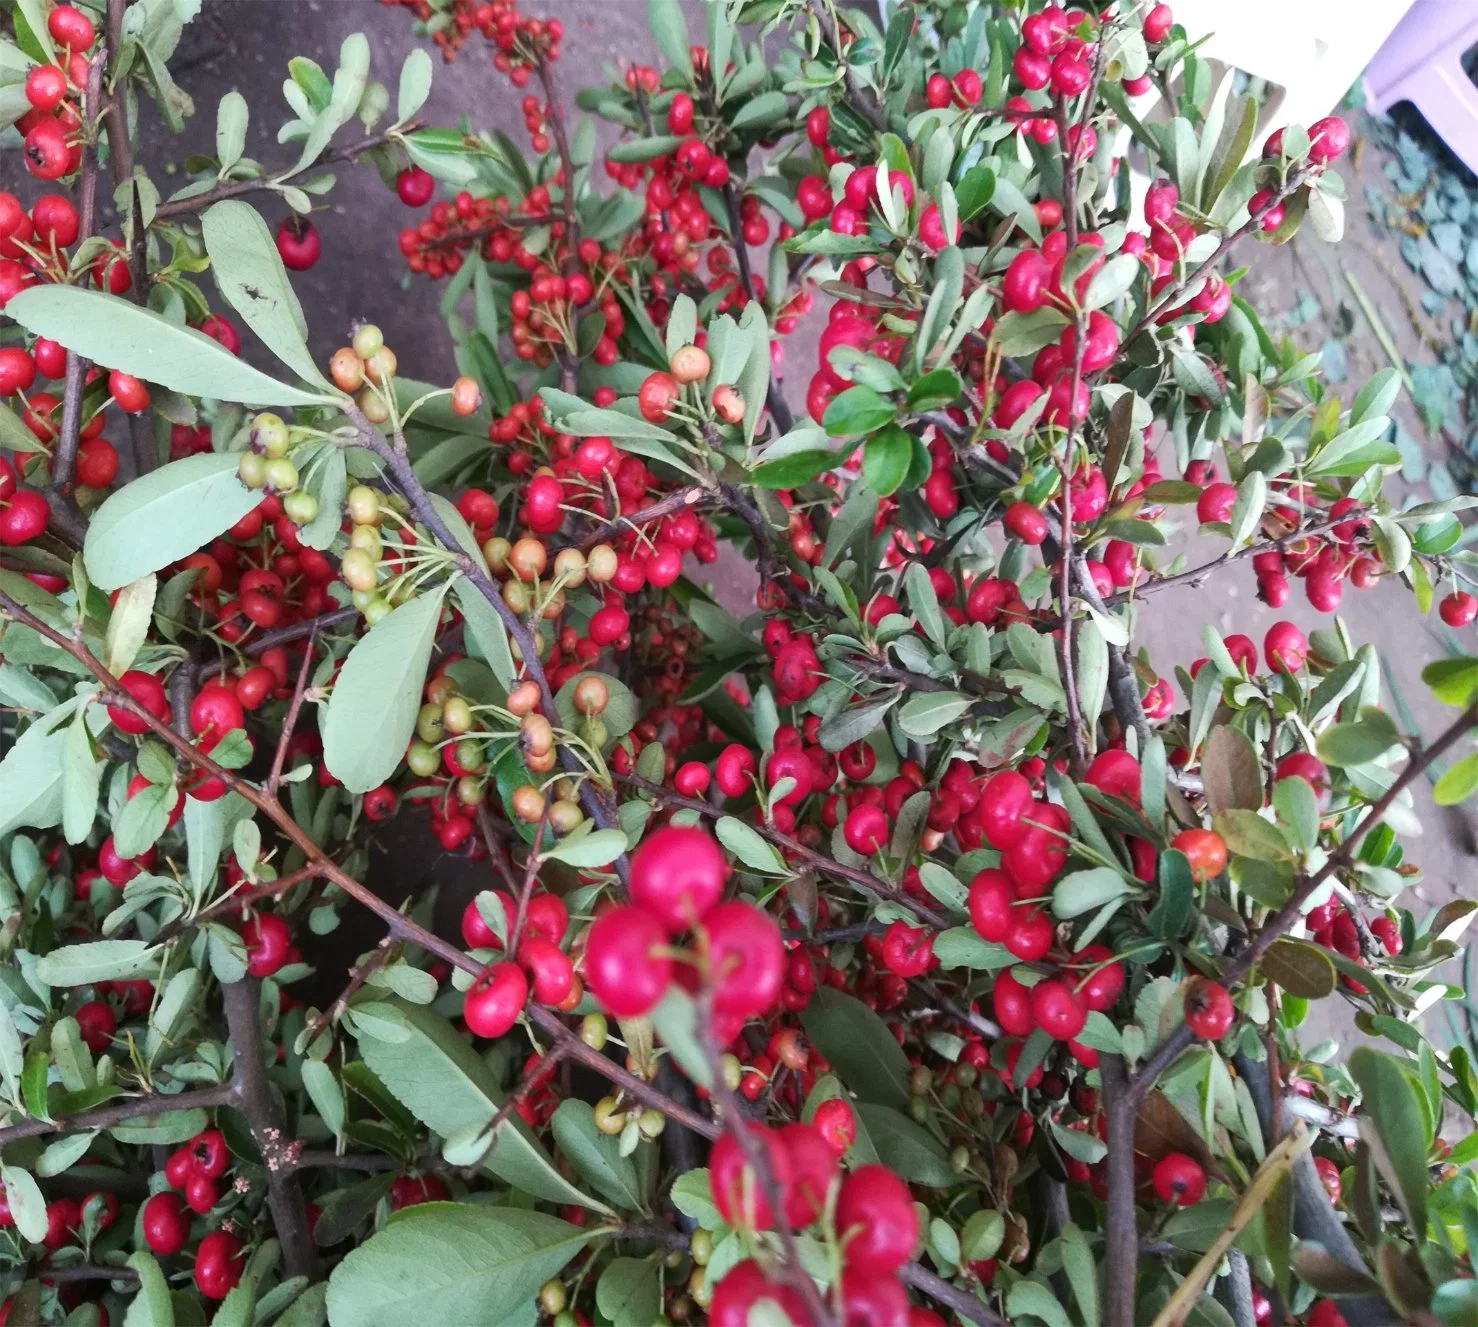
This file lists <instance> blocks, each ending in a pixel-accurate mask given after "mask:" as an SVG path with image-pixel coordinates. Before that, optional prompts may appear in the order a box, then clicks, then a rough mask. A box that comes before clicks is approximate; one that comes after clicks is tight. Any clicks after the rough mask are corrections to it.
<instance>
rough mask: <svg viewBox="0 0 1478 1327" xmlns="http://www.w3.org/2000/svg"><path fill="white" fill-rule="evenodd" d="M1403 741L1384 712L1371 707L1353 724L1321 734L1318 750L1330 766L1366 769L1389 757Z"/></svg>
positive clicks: (1335, 727)
mask: <svg viewBox="0 0 1478 1327" xmlns="http://www.w3.org/2000/svg"><path fill="white" fill-rule="evenodd" d="M1400 740H1401V734H1400V733H1399V732H1398V731H1397V729H1396V725H1395V724H1394V723H1392V722H1391V718H1390V716H1389V715H1388V714H1386V713H1385V711H1384V710H1378V709H1375V708H1373V707H1367V708H1366V709H1363V710H1361V711H1360V717H1359V718H1358V719H1356V720H1354V721H1353V722H1350V723H1337V724H1335V725H1334V727H1332V728H1327V729H1325V731H1324V732H1322V733H1320V734H1319V740H1318V743H1317V744H1316V747H1315V749H1316V750H1317V752H1318V754H1319V759H1320V760H1322V761H1323V762H1324V763H1325V764H1326V765H1364V764H1366V763H1367V762H1368V761H1372V760H1376V759H1378V758H1379V757H1381V756H1383V755H1385V753H1386V752H1387V751H1389V750H1390V749H1391V748H1392V747H1393V746H1395V745H1396V744H1397V743H1398V742H1400Z"/></svg>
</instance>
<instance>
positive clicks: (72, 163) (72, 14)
mask: <svg viewBox="0 0 1478 1327" xmlns="http://www.w3.org/2000/svg"><path fill="white" fill-rule="evenodd" d="M46 31H47V32H48V33H49V34H50V36H51V40H52V42H53V44H54V45H55V46H56V58H55V60H54V61H53V62H49V63H45V64H38V65H36V66H34V67H33V68H32V69H31V70H30V71H29V72H28V73H27V74H26V82H25V96H26V101H27V103H28V104H29V106H30V109H29V110H27V111H26V113H25V114H24V115H22V116H21V117H20V119H19V120H18V121H17V122H16V128H17V130H19V132H20V133H21V134H22V135H23V136H24V140H25V141H24V147H23V159H24V161H25V163H26V169H27V170H28V171H30V172H31V174H32V175H34V176H35V177H36V178H37V179H38V180H59V179H61V178H62V176H64V175H71V174H73V173H75V172H76V171H77V170H78V169H79V168H80V167H81V165H82V112H83V107H82V97H83V92H84V91H85V89H86V87H87V70H88V66H89V63H90V62H89V60H88V56H87V53H88V52H89V51H90V50H92V47H93V43H94V42H95V41H96V40H97V29H96V28H95V27H94V26H93V22H92V20H91V19H90V18H88V16H87V15H86V14H85V13H83V12H82V10H80V9H78V8H76V7H75V6H73V5H57V6H56V7H55V8H54V9H53V10H52V11H51V12H50V13H49V14H48V15H47V16H46ZM94 113H95V111H94Z"/></svg>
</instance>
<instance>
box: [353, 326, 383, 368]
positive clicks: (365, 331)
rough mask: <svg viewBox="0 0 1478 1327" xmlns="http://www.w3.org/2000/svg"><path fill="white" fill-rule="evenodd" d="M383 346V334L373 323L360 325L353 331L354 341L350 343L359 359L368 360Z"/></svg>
mask: <svg viewBox="0 0 1478 1327" xmlns="http://www.w3.org/2000/svg"><path fill="white" fill-rule="evenodd" d="M384 344H385V334H384V333H383V332H382V331H381V330H380V329H379V328H378V327H376V326H375V325H374V323H361V324H360V325H359V326H358V327H356V328H355V329H354V339H353V340H352V341H351V342H350V345H352V346H353V347H354V353H355V354H356V355H358V356H359V358H360V359H368V358H369V357H370V356H371V355H373V354H375V353H376V352H377V351H378V350H379V349H380V347H381V346H383V345H384Z"/></svg>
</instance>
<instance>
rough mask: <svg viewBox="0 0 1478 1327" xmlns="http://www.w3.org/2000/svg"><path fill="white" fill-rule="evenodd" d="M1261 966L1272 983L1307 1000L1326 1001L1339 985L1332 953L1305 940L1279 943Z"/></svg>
mask: <svg viewBox="0 0 1478 1327" xmlns="http://www.w3.org/2000/svg"><path fill="white" fill-rule="evenodd" d="M1261 965H1262V970H1263V973H1264V975H1266V976H1267V978H1268V979H1269V980H1270V981H1274V982H1277V984H1278V985H1279V986H1281V987H1282V988H1283V989H1284V990H1285V991H1287V992H1288V993H1289V994H1290V995H1296V996H1298V997H1299V998H1300V999H1303V1000H1322V999H1324V998H1325V997H1326V996H1329V995H1333V994H1334V989H1335V987H1336V986H1337V985H1338V976H1337V974H1336V973H1335V970H1334V964H1333V963H1332V962H1331V961H1330V959H1329V953H1328V951H1327V950H1324V949H1321V948H1320V947H1319V946H1318V945H1311V944H1307V943H1305V942H1304V941H1302V940H1288V939H1283V940H1275V941H1274V942H1273V944H1272V946H1271V947H1270V948H1269V949H1268V952H1267V953H1266V954H1264V955H1263V956H1262V959H1261Z"/></svg>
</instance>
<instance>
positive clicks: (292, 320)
mask: <svg viewBox="0 0 1478 1327" xmlns="http://www.w3.org/2000/svg"><path fill="white" fill-rule="evenodd" d="M200 233H201V236H202V238H203V239H204V240H205V251H206V253H207V254H209V255H210V265H211V271H212V272H213V273H214V274H215V279H216V289H218V290H219V291H220V292H221V295H222V297H223V298H224V299H225V301H226V303H228V304H229V305H230V306H231V307H232V308H233V309H235V310H236V312H237V313H239V314H240V315H241V317H242V321H244V322H245V323H246V325H247V326H248V327H250V328H251V330H252V331H253V332H255V333H256V334H257V335H258V336H259V337H260V338H261V339H262V344H263V345H265V346H266V347H267V349H268V350H270V351H271V352H272V353H273V354H274V355H276V356H277V358H278V359H280V360H281V361H282V362H283V363H284V364H286V365H287V366H288V368H290V369H292V371H293V372H294V373H296V374H297V375H298V377H300V378H302V379H304V380H305V381H306V382H310V383H312V384H314V386H317V387H321V388H323V390H324V391H326V392H331V391H333V385H332V384H331V383H330V382H329V380H328V379H327V378H325V377H324V376H323V374H322V373H321V372H320V371H319V368H318V365H317V364H315V363H314V362H313V356H312V354H311V353H310V352H309V350H308V342H307V336H308V324H307V321H306V319H305V318H304V317H303V306H302V305H301V304H299V303H298V297H297V295H296V294H295V293H294V292H293V288H292V285H291V283H290V282H289V281H288V279H287V269H286V268H285V267H284V266H283V265H282V258H281V256H280V255H279V254H278V252H277V243H276V241H275V240H274V239H273V238H272V232H271V231H270V230H268V229H267V223H266V222H265V221H263V220H262V216H261V213H259V212H258V211H257V210H256V208H254V207H252V206H251V204H249V203H243V202H241V201H239V200H238V199H234V198H228V199H226V200H225V201H224V202H220V203H217V204H216V205H215V206H214V207H211V208H208V209H206V212H205V215H204V216H202V217H201V219H200Z"/></svg>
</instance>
